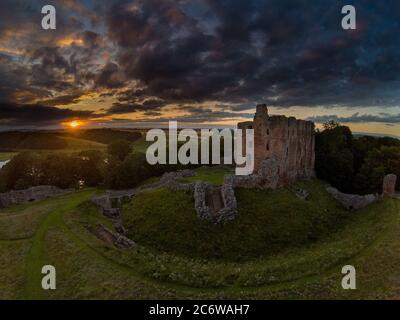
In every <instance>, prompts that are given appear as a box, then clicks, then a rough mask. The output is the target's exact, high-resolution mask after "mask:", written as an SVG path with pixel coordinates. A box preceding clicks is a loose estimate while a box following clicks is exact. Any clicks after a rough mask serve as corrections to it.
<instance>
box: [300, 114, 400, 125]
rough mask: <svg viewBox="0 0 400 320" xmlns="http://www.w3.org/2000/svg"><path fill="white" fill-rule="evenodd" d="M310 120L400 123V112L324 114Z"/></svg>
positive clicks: (319, 121) (322, 121)
mask: <svg viewBox="0 0 400 320" xmlns="http://www.w3.org/2000/svg"><path fill="white" fill-rule="evenodd" d="M308 120H311V121H314V122H317V123H325V122H328V121H331V120H333V121H336V122H339V123H363V122H380V123H388V124H400V113H399V114H396V115H390V114H387V113H382V114H380V115H370V114H359V113H355V114H353V115H351V116H349V117H340V116H337V115H324V116H316V117H309V118H308Z"/></svg>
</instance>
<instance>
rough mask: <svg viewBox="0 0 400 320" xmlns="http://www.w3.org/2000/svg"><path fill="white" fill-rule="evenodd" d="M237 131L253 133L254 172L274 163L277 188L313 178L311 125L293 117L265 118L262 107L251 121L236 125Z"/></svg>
mask: <svg viewBox="0 0 400 320" xmlns="http://www.w3.org/2000/svg"><path fill="white" fill-rule="evenodd" d="M238 128H239V129H254V172H255V173H257V172H258V171H259V170H260V168H261V166H262V164H263V161H264V160H267V159H271V158H274V159H275V160H277V163H278V176H279V180H280V181H279V185H287V184H290V183H293V182H295V181H297V180H300V179H305V178H311V177H313V176H314V160H315V152H314V147H315V137H314V128H315V126H314V123H313V122H311V121H305V120H297V119H296V118H294V117H289V118H288V117H285V116H269V115H268V108H267V106H266V105H265V104H261V105H258V106H257V111H256V114H255V116H254V121H248V122H241V123H238ZM243 143H245V141H244V142H243Z"/></svg>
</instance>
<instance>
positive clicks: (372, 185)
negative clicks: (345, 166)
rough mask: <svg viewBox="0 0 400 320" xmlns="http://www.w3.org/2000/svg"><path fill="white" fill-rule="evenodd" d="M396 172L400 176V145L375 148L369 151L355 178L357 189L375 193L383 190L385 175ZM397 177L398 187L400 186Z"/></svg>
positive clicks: (360, 191) (359, 191) (362, 191)
mask: <svg viewBox="0 0 400 320" xmlns="http://www.w3.org/2000/svg"><path fill="white" fill-rule="evenodd" d="M389 173H394V174H396V175H397V177H400V147H386V146H382V147H381V148H379V149H378V148H375V149H373V150H371V151H369V152H368V154H367V157H366V159H365V161H364V163H363V165H362V166H361V169H360V171H359V172H358V174H357V176H356V179H355V189H356V191H357V192H358V193H375V192H381V191H382V182H383V178H384V176H385V175H387V174H389ZM399 180H400V179H399V178H398V179H397V183H396V186H397V189H399V188H400V181H399Z"/></svg>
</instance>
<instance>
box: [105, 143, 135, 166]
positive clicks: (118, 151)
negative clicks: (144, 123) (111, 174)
mask: <svg viewBox="0 0 400 320" xmlns="http://www.w3.org/2000/svg"><path fill="white" fill-rule="evenodd" d="M107 152H108V154H109V155H111V156H113V157H116V158H118V159H119V160H120V161H124V160H125V158H126V157H127V156H128V154H130V153H131V152H132V145H131V143H130V142H129V141H128V140H116V141H113V142H111V143H110V144H109V145H108V147H107Z"/></svg>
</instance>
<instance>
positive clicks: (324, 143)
mask: <svg viewBox="0 0 400 320" xmlns="http://www.w3.org/2000/svg"><path fill="white" fill-rule="evenodd" d="M324 128H325V130H323V131H322V132H317V133H316V137H315V170H316V173H317V176H318V177H319V178H320V179H323V180H325V181H327V182H329V183H331V184H332V185H333V186H334V187H336V188H338V189H340V190H342V191H344V192H349V191H351V190H352V184H353V176H354V157H353V152H352V143H353V137H352V133H351V131H350V129H349V128H348V127H346V126H342V125H339V124H338V123H336V122H328V123H326V124H324Z"/></svg>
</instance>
